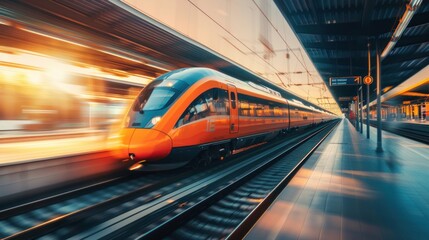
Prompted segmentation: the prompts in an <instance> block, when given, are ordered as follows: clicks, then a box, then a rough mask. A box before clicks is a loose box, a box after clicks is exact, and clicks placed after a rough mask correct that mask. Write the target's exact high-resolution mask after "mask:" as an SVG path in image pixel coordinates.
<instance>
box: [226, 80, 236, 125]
mask: <svg viewBox="0 0 429 240" xmlns="http://www.w3.org/2000/svg"><path fill="white" fill-rule="evenodd" d="M228 95H229V132H230V133H238V101H237V88H236V87H235V86H234V85H228Z"/></svg>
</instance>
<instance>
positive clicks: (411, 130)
mask: <svg viewBox="0 0 429 240" xmlns="http://www.w3.org/2000/svg"><path fill="white" fill-rule="evenodd" d="M370 125H371V126H373V127H377V121H374V120H371V121H370ZM381 128H382V129H383V130H385V131H388V132H391V133H394V134H398V135H401V136H403V137H406V138H410V139H413V140H416V141H418V142H422V143H426V144H429V125H428V124H414V123H406V122H388V121H382V124H381Z"/></svg>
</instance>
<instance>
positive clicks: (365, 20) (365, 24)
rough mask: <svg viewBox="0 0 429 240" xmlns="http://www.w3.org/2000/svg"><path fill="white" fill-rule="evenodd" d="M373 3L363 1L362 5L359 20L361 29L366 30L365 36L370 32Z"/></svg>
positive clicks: (370, 0)
mask: <svg viewBox="0 0 429 240" xmlns="http://www.w3.org/2000/svg"><path fill="white" fill-rule="evenodd" d="M374 7H375V1H374V0H365V3H364V5H363V12H362V19H361V27H362V28H363V29H366V30H367V35H369V32H370V30H371V25H370V24H369V23H370V22H371V14H372V12H373V11H374Z"/></svg>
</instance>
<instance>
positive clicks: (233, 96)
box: [231, 92, 237, 109]
mask: <svg viewBox="0 0 429 240" xmlns="http://www.w3.org/2000/svg"><path fill="white" fill-rule="evenodd" d="M235 101H236V97H235V93H234V92H231V107H232V109H235V108H236V107H237V106H236V103H235Z"/></svg>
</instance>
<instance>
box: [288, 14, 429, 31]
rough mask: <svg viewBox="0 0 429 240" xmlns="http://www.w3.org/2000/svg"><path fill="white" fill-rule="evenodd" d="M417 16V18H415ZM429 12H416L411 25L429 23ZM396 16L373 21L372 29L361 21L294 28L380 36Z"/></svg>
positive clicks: (387, 29) (388, 29)
mask: <svg viewBox="0 0 429 240" xmlns="http://www.w3.org/2000/svg"><path fill="white" fill-rule="evenodd" d="M414 18H415V19H414ZM427 19H429V13H420V14H416V15H414V17H413V20H412V21H411V22H410V24H409V27H416V26H420V25H423V24H427ZM395 21H397V20H396V18H389V19H384V20H378V21H372V22H371V30H370V31H368V30H367V29H366V28H362V25H361V23H360V22H347V23H330V24H326V23H323V24H307V25H296V26H294V30H295V32H296V33H298V34H313V35H338V36H353V37H355V36H366V37H367V36H379V35H381V34H383V33H387V32H390V31H391V30H392V25H393V23H395Z"/></svg>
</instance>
